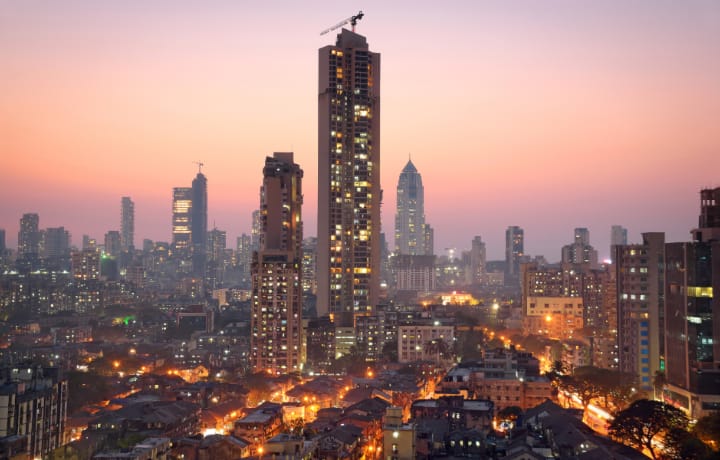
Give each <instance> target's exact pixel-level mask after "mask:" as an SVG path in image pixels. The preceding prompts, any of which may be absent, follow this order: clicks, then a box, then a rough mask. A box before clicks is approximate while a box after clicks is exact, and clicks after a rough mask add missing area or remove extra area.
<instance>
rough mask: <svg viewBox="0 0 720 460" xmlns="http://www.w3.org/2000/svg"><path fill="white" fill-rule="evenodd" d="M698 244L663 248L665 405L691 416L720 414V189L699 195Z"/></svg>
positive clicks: (696, 239) (669, 244) (696, 242)
mask: <svg viewBox="0 0 720 460" xmlns="http://www.w3.org/2000/svg"><path fill="white" fill-rule="evenodd" d="M692 234H693V239H694V241H692V242H687V243H668V244H666V245H665V262H666V267H667V271H666V273H665V279H666V286H665V308H666V313H665V318H666V321H665V323H664V324H665V351H666V353H665V359H666V362H665V375H666V381H667V387H666V389H665V392H664V394H663V396H664V398H665V400H666V401H668V402H671V403H673V404H675V405H676V406H678V407H681V408H682V409H683V410H685V411H686V412H687V413H688V415H689V416H690V417H691V418H699V417H702V416H703V415H708V414H709V413H710V412H711V411H717V410H720V385H718V382H720V346H719V345H718V344H720V321H718V318H720V300H719V297H720V296H718V292H720V188H715V189H706V190H702V191H701V192H700V219H699V228H698V229H696V230H694V231H693V232H692Z"/></svg>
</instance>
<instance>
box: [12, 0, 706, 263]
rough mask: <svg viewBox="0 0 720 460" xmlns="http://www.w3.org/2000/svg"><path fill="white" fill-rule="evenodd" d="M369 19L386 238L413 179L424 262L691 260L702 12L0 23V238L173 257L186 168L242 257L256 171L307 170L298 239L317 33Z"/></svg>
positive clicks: (621, 4)
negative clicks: (677, 256)
mask: <svg viewBox="0 0 720 460" xmlns="http://www.w3.org/2000/svg"><path fill="white" fill-rule="evenodd" d="M359 10H362V11H363V12H364V13H365V16H364V18H363V19H362V20H361V21H360V22H359V23H358V26H357V32H358V33H360V34H362V35H365V36H366V37H367V39H368V42H369V44H370V48H371V50H372V51H375V52H379V53H381V55H382V58H381V59H382V65H381V109H380V111H381V133H382V134H381V144H380V150H381V162H380V163H381V166H380V167H381V176H382V179H381V182H382V184H381V185H382V188H383V190H384V193H383V221H382V226H383V231H385V232H386V234H387V235H388V240H389V242H390V245H391V247H392V242H393V236H392V235H393V233H394V209H395V201H396V196H395V195H396V186H397V180H398V176H399V174H400V172H401V171H402V168H403V167H404V165H405V164H406V163H407V161H408V158H410V157H411V158H412V161H413V163H414V164H415V166H416V167H417V168H418V171H419V172H420V173H421V174H422V178H423V183H424V185H425V214H426V220H427V222H428V223H430V224H431V225H432V226H433V227H434V229H435V252H436V253H437V254H443V253H445V249H446V248H455V249H457V250H458V251H460V250H464V249H467V248H469V247H470V242H471V240H472V238H473V237H474V236H476V235H479V236H481V237H482V238H483V240H484V241H485V242H486V245H487V253H488V258H489V259H499V258H502V257H503V254H504V238H505V229H506V228H507V227H508V226H510V225H518V226H520V227H522V228H524V230H525V252H526V253H527V254H531V255H540V254H542V255H545V256H546V257H547V258H548V259H549V260H550V261H555V260H558V259H559V258H560V247H561V246H562V245H564V244H568V243H570V242H571V241H572V239H573V229H574V228H575V227H587V228H589V230H590V240H591V244H593V245H594V246H595V247H596V248H597V249H598V251H599V253H600V256H601V257H607V256H608V255H609V248H608V245H609V237H610V227H611V226H612V225H614V224H619V225H623V226H625V227H626V228H628V231H629V240H630V242H639V241H640V234H641V233H642V232H646V231H664V232H666V234H667V239H668V240H669V241H686V240H688V239H689V237H690V235H689V230H690V229H691V228H693V227H694V226H696V225H697V217H698V213H699V208H700V205H699V191H700V189H702V188H708V187H718V186H720V124H719V121H720V84H719V83H720V2H717V1H716V0H688V1H683V2H678V1H674V0H673V1H669V0H644V1H643V0H623V1H616V0H603V1H601V2H591V1H577V0H566V1H561V0H543V1H538V0H527V1H520V0H495V1H493V0H487V1H477V0H472V1H448V2H438V1H393V2H387V1H358V2H337V1H334V2H330V1H322V2H321V1H317V2H314V1H308V2H293V1H274V0H267V1H263V2H260V1H238V0H227V1H221V0H210V1H199V0H198V1H189V0H152V1H147V0H126V1H102V0H66V1H65V0H58V1H52V2H49V1H46V0H0V159H1V163H0V164H1V166H0V228H4V229H5V230H6V234H7V236H6V240H7V245H8V246H9V247H15V245H16V240H17V231H18V225H19V220H20V218H21V216H22V214H23V213H27V212H37V213H39V215H40V227H41V228H47V227H59V226H64V227H65V228H66V229H68V230H69V231H70V232H71V234H72V242H73V244H75V245H80V244H81V241H82V235H83V234H88V235H90V236H91V237H94V238H97V239H99V240H100V241H102V239H103V237H104V234H105V233H106V232H107V231H109V230H119V226H120V199H121V197H122V196H130V197H132V199H133V201H134V202H135V212H136V216H135V234H136V245H138V246H140V245H141V243H142V239H143V238H150V239H152V240H156V241H169V240H170V239H171V201H172V188H173V187H180V186H190V184H191V181H192V179H193V177H194V176H195V174H196V173H197V168H198V167H197V165H196V164H195V162H202V163H203V164H204V167H203V173H204V174H205V175H206V176H207V178H208V196H209V211H208V217H209V227H210V228H213V227H217V228H219V229H221V230H226V231H227V233H228V244H229V245H230V246H233V247H234V242H235V238H236V237H237V236H238V235H240V234H242V233H249V230H250V217H251V213H252V211H253V210H254V209H256V208H257V207H258V206H259V195H258V191H259V187H260V184H261V182H262V167H263V164H264V161H265V157H266V156H268V155H272V152H275V151H294V152H295V161H296V162H297V163H298V164H300V166H301V167H302V168H303V170H304V172H305V175H304V182H303V188H304V198H305V200H304V206H303V219H304V222H305V235H306V236H311V235H315V234H316V227H317V223H316V219H317V210H316V202H317V93H318V83H317V78H318V49H319V48H320V47H322V46H325V45H328V44H333V43H334V40H335V32H331V33H329V34H326V35H322V36H321V35H320V32H321V31H322V30H324V29H326V28H328V27H330V26H332V25H334V24H336V23H338V22H339V21H341V20H343V19H344V18H347V17H349V16H351V15H354V14H356V13H357V12H358V11H359Z"/></svg>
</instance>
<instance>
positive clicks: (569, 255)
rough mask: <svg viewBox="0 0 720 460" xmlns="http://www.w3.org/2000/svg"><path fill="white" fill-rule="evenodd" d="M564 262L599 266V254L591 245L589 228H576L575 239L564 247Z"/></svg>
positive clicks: (591, 266) (593, 266)
mask: <svg viewBox="0 0 720 460" xmlns="http://www.w3.org/2000/svg"><path fill="white" fill-rule="evenodd" d="M561 260H562V263H563V264H573V265H575V266H583V267H587V268H598V254H597V251H596V250H595V248H593V247H592V246H590V231H588V229H587V228H576V229H575V239H574V241H573V242H572V243H571V244H568V245H566V246H563V248H562V259H561Z"/></svg>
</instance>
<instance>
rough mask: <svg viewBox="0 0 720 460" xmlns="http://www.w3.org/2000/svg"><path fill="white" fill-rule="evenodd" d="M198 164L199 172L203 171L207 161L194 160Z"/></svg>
mask: <svg viewBox="0 0 720 460" xmlns="http://www.w3.org/2000/svg"><path fill="white" fill-rule="evenodd" d="M193 163H195V164H196V165H198V174H200V173H202V167H203V166H205V163H203V162H202V161H193Z"/></svg>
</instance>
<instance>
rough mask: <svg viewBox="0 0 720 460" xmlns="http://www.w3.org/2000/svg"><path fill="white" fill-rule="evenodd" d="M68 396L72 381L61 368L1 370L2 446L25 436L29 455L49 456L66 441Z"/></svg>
mask: <svg viewBox="0 0 720 460" xmlns="http://www.w3.org/2000/svg"><path fill="white" fill-rule="evenodd" d="M67 398H68V383H67V380H66V379H64V378H62V376H61V375H60V372H59V370H58V369H57V368H42V367H19V368H18V367H16V368H4V369H0V439H1V440H2V441H0V446H2V445H3V444H4V441H6V440H8V439H11V438H23V440H24V442H23V445H24V446H26V447H25V452H26V455H28V458H46V457H47V456H48V455H49V454H50V453H51V452H52V451H53V450H54V449H56V448H57V447H60V446H62V445H64V444H65V421H66V419H67ZM12 458H20V457H12ZM23 458H25V457H23Z"/></svg>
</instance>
